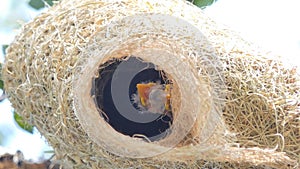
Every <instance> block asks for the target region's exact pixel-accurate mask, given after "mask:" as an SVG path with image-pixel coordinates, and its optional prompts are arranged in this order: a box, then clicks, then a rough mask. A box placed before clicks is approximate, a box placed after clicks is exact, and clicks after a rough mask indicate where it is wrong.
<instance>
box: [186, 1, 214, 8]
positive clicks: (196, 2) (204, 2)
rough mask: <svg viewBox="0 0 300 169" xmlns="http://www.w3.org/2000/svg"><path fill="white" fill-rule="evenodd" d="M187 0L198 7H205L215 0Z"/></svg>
mask: <svg viewBox="0 0 300 169" xmlns="http://www.w3.org/2000/svg"><path fill="white" fill-rule="evenodd" d="M188 1H190V2H192V3H193V4H194V5H196V6H198V7H199V8H205V7H207V6H209V5H211V4H213V3H214V2H216V1H217V0H188Z"/></svg>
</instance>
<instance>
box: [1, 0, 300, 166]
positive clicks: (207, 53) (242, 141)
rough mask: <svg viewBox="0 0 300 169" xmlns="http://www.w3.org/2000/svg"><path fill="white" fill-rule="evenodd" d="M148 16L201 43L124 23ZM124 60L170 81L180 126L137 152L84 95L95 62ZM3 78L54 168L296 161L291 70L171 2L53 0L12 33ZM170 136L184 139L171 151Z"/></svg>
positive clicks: (295, 85) (295, 90) (177, 0)
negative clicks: (145, 64)
mask: <svg viewBox="0 0 300 169" xmlns="http://www.w3.org/2000/svg"><path fill="white" fill-rule="evenodd" d="M151 14H153V15H151ZM155 14H162V15H167V16H168V15H169V16H173V17H177V18H179V19H181V20H184V21H186V22H187V23H189V24H191V25H193V26H194V27H195V28H197V29H199V30H200V31H201V35H203V36H201V37H200V38H198V37H197V36H192V35H190V34H188V33H186V32H185V34H184V33H183V32H184V30H185V31H186V30H188V31H191V30H192V32H193V31H194V32H196V31H195V30H193V29H191V28H190V27H188V28H187V29H184V28H185V27H184V28H182V27H180V26H179V27H176V26H175V29H174V30H176V31H177V32H178V35H179V36H170V34H168V33H170V32H168V31H169V30H168V29H167V27H163V25H161V24H159V23H158V25H159V26H162V27H163V28H164V29H157V30H153V26H147V25H144V26H138V25H135V23H131V22H130V20H131V19H130V17H132V18H138V17H137V16H139V17H141V18H142V19H144V18H145V17H146V18H148V19H149V18H150V20H151V17H153V16H155ZM128 18H129V19H128ZM171 18H172V17H171ZM137 21H139V20H138V19H137ZM154 21H158V20H155V19H154ZM161 21H165V19H164V17H161ZM137 23H138V22H137ZM158 30H159V31H158ZM149 31H150V33H149ZM151 33H152V34H151ZM180 33H181V34H180ZM171 35H172V34H171ZM176 38H177V39H176ZM197 38H198V39H197ZM191 39H192V40H193V41H191ZM197 42H198V43H197ZM153 54H154V55H153ZM131 55H133V56H138V57H141V58H142V59H144V60H145V61H149V62H152V63H154V64H155V65H158V67H159V68H161V69H163V70H164V71H165V72H167V73H168V74H170V76H171V77H172V78H173V80H174V81H175V82H176V84H177V85H178V90H179V93H180V95H179V96H176V94H174V97H173V102H179V103H180V104H178V105H180V106H179V107H176V106H175V107H174V112H176V113H178V114H176V116H178V117H176V119H180V120H178V121H177V122H176V123H175V124H176V125H174V131H175V132H174V133H173V135H170V136H169V137H167V139H164V140H163V141H162V142H158V143H153V144H152V143H151V144H149V143H145V142H141V141H139V140H136V139H132V138H130V137H127V136H124V135H121V134H120V133H117V132H115V131H113V129H112V128H111V127H110V126H109V125H108V124H107V123H105V122H104V121H103V119H101V118H100V116H99V114H98V113H97V112H98V110H95V104H92V103H93V100H92V98H91V96H90V92H87V91H86V90H90V89H91V82H92V80H91V79H92V78H93V76H96V74H97V73H96V72H97V70H98V67H99V65H101V64H103V63H105V62H106V61H108V60H109V59H111V58H120V57H123V56H131ZM79 77H80V78H79ZM3 78H4V81H5V86H6V91H7V93H8V95H9V99H10V101H11V102H12V104H13V107H14V108H15V109H16V111H17V112H18V113H20V114H21V115H22V116H23V117H24V118H25V119H27V120H28V121H29V122H30V123H32V124H34V125H35V126H36V127H37V128H38V130H39V131H40V132H41V133H42V134H43V135H44V136H45V137H46V139H47V140H48V142H49V143H50V144H51V145H52V147H53V148H54V149H55V151H56V154H57V157H58V159H62V160H63V161H64V164H65V165H66V166H70V167H71V166H72V167H75V168H85V167H91V168H111V167H113V168H123V167H132V166H135V167H137V168H138V167H149V168H170V167H173V168H185V167H189V168H199V167H208V168H209V167H216V168H218V167H221V168H248V167H250V166H256V167H258V168H259V167H264V166H269V167H275V168H281V167H282V168H287V167H296V166H297V165H299V161H300V157H299V153H300V148H299V147H300V129H299V123H300V118H299V106H300V105H299V100H300V99H299V98H300V96H299V76H298V74H297V72H296V71H295V69H294V68H287V67H286V66H285V65H283V64H282V62H281V61H280V60H279V59H278V58H273V55H272V54H270V53H267V52H264V51H262V50H260V49H257V48H256V47H255V46H254V45H252V44H250V43H248V42H246V41H244V40H243V39H242V38H240V37H239V36H238V35H237V34H236V33H234V32H232V31H230V30H228V29H227V28H226V27H224V26H221V25H217V24H216V23H214V22H213V21H212V20H210V19H209V18H208V17H207V16H205V15H204V14H203V13H202V11H201V10H200V9H198V8H197V7H195V6H192V5H191V4H190V3H187V2H185V1H182V0H174V1H169V0H166V1H157V0H152V1H147V0H144V1H135V0H124V1H117V0H111V1H105V0H102V1H89V0H84V1H82V0H81V1H79V0H75V1H71V0H63V1H61V3H59V4H57V5H56V6H54V7H52V8H50V9H49V10H48V11H47V12H45V13H43V14H41V15H40V16H38V17H36V18H35V19H34V20H33V21H32V22H30V23H28V24H26V25H24V27H23V29H22V31H21V33H20V34H19V35H18V36H17V37H16V39H15V40H14V42H13V43H12V44H11V45H10V47H9V48H8V50H7V56H6V62H5V65H4V68H3ZM224 86H225V87H224ZM175 98H176V99H175ZM178 98H179V99H178ZM178 100H179V101H178ZM173 105H175V104H173ZM176 105H177V104H176ZM189 122H193V123H189ZM181 129H184V130H181ZM185 129H191V130H189V131H186V130H185ZM95 130H96V131H95ZM99 131H101V132H99ZM181 132H183V133H187V137H185V138H182V140H181V142H180V143H179V144H176V143H178V140H176V141H175V142H174V138H176V137H178V136H182V133H181ZM232 133H234V134H235V135H234V136H232ZM121 143H122V144H121ZM169 145H172V146H169ZM174 145H175V147H174ZM167 150H170V151H167ZM165 151H167V152H165ZM162 152H165V153H162ZM151 153H153V154H160V155H158V156H155V157H151V156H152V155H153V154H151ZM161 153H162V154H161ZM115 154H117V155H115ZM130 155H131V156H130ZM220 155H221V156H220ZM128 156H129V157H128ZM137 156H142V157H143V158H133V157H137Z"/></svg>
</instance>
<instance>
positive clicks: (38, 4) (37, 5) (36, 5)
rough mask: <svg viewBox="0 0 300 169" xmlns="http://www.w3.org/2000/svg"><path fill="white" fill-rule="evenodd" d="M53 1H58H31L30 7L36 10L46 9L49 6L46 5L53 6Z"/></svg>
mask: <svg viewBox="0 0 300 169" xmlns="http://www.w3.org/2000/svg"><path fill="white" fill-rule="evenodd" d="M53 1H57V0H30V1H29V5H30V6H31V7H33V8H34V9H41V8H44V7H45V6H47V5H45V3H47V4H48V5H50V6H52V5H53Z"/></svg>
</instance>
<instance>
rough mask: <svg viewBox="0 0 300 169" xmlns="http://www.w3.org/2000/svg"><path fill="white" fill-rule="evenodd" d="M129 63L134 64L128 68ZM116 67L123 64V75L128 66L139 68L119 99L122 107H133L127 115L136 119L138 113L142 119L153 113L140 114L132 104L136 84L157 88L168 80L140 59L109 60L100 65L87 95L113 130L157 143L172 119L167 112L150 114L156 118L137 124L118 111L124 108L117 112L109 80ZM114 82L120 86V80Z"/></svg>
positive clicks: (160, 71)
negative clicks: (93, 97)
mask: <svg viewBox="0 0 300 169" xmlns="http://www.w3.org/2000/svg"><path fill="white" fill-rule="evenodd" d="M129 61H131V64H128V63H127V62H129ZM132 63H134V65H132ZM120 64H123V65H124V64H125V65H126V64H127V65H126V66H123V67H122V68H121V69H122V70H120V71H122V72H123V73H127V74H129V73H131V70H132V67H133V66H135V65H136V66H139V67H142V69H141V70H140V71H139V72H138V73H137V74H135V75H134V77H133V78H132V79H130V84H129V86H128V88H127V87H125V90H127V91H128V95H127V96H125V97H126V98H121V99H124V104H127V105H126V106H127V107H133V108H134V109H131V110H135V111H132V112H129V113H131V114H136V115H139V116H140V115H141V114H142V115H145V116H144V117H145V118H147V117H148V116H146V115H149V114H153V112H148V111H141V109H140V106H139V105H138V104H137V103H135V102H134V101H133V99H132V97H133V96H134V95H135V94H136V93H137V84H143V83H144V84H145V83H150V82H155V83H157V84H159V85H166V84H169V83H170V80H169V79H167V78H166V76H165V73H164V72H163V71H162V70H157V69H156V66H155V65H154V64H152V63H149V62H145V61H142V60H141V59H140V58H137V57H133V56H132V57H124V58H123V59H111V60H109V61H108V62H106V63H105V64H104V65H101V68H99V76H98V77H95V78H94V79H93V87H92V90H91V95H94V96H95V99H94V101H95V104H96V106H97V107H98V109H100V110H102V112H99V113H100V116H101V117H103V118H104V119H105V121H106V122H107V123H109V124H110V126H111V127H113V128H114V129H115V130H116V131H118V132H120V133H122V134H124V135H128V136H131V137H135V136H136V135H143V136H146V137H147V138H148V139H149V140H150V141H158V140H160V139H162V138H164V137H165V136H166V135H167V134H168V132H169V129H170V127H171V125H172V121H173V119H172V111H171V110H170V111H169V112H168V113H165V114H159V113H154V114H153V115H154V116H153V117H157V118H155V119H154V120H152V121H149V122H138V121H132V120H130V119H128V118H126V116H124V115H123V114H122V112H121V111H128V109H127V110H120V109H118V108H117V106H116V103H114V99H113V97H112V80H113V75H114V73H115V72H116V69H117V68H118V67H119V66H120ZM114 80H115V81H116V83H118V84H119V85H123V82H122V79H121V78H118V77H117V78H116V79H114ZM124 85H125V84H124ZM122 87H124V86H122ZM117 97H124V96H117ZM126 100H130V102H129V103H128V102H126Z"/></svg>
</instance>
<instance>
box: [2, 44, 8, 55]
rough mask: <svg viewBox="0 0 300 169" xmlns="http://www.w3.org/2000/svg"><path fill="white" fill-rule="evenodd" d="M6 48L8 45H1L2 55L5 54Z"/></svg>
mask: <svg viewBox="0 0 300 169" xmlns="http://www.w3.org/2000/svg"><path fill="white" fill-rule="evenodd" d="M6 48H8V45H2V52H3V54H4V55H6Z"/></svg>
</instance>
